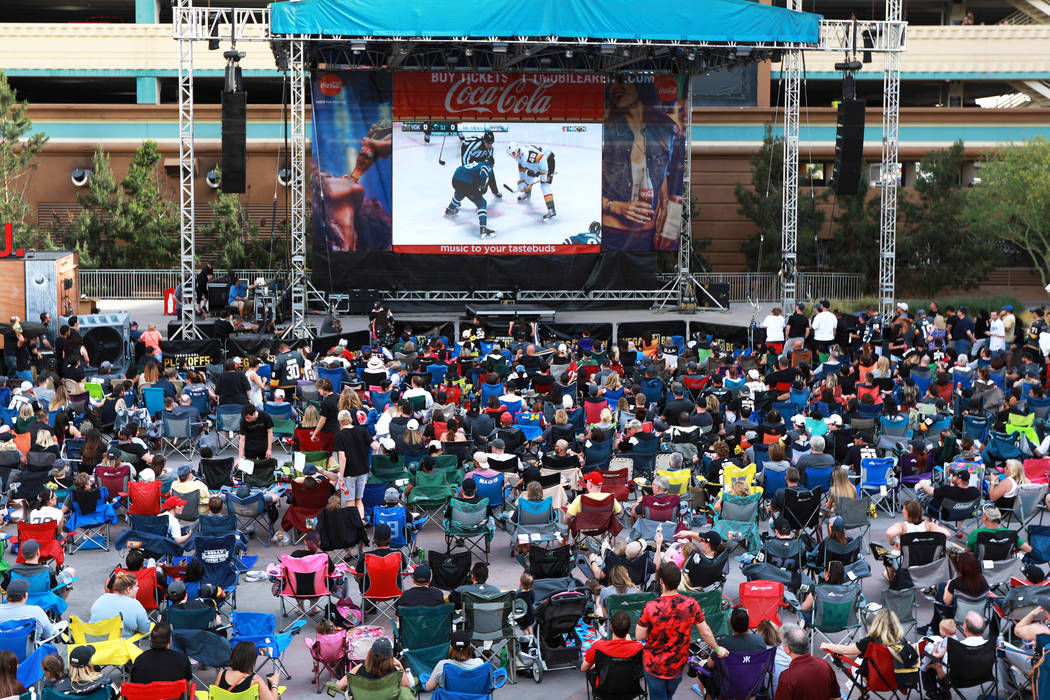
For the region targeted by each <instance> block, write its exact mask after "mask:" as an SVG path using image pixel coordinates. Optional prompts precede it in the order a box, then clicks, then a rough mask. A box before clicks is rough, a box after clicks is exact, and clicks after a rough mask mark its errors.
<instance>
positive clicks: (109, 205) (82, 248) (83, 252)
mask: <svg viewBox="0 0 1050 700" xmlns="http://www.w3.org/2000/svg"><path fill="white" fill-rule="evenodd" d="M159 162H160V149H159V148H158V147H157V144H156V142H154V141H143V142H142V145H140V146H139V147H138V149H136V151H135V155H134V156H133V157H132V160H131V165H130V166H129V167H128V173H127V175H126V176H125V177H124V179H123V180H121V181H120V185H119V186H118V185H117V182H116V177H115V176H114V174H113V169H112V167H110V164H109V157H108V156H107V155H106V154H105V152H104V151H103V150H102V146H101V145H100V146H99V147H98V148H97V149H96V150H95V155H94V158H93V161H92V173H91V179H90V180H89V181H88V185H87V187H86V188H84V189H83V190H82V191H81V192H80V193H78V194H77V203H78V204H80V213H79V214H78V215H77V217H76V219H75V220H74V221H73V223H72V225H71V226H70V227H69V230H68V231H67V232H66V239H67V241H68V242H69V243H70V244H71V245H72V246H73V247H74V248H75V249H76V250H77V251H78V252H79V253H80V256H81V259H80V261H81V264H82V265H83V266H84V267H102V268H142V269H147V270H150V269H164V268H168V267H171V266H172V265H173V264H174V263H175V261H176V251H177V250H178V247H179V216H178V211H177V209H176V207H175V204H174V203H173V202H172V201H171V200H170V199H168V198H167V196H166V195H165V193H164V192H163V191H162V190H161V186H160V177H159V175H158V171H157V164H158V163H159Z"/></svg>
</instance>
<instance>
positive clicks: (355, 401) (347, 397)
mask: <svg viewBox="0 0 1050 700" xmlns="http://www.w3.org/2000/svg"><path fill="white" fill-rule="evenodd" d="M362 405H363V404H362V403H361V397H360V396H359V395H358V393H357V392H356V391H354V390H353V389H351V388H350V387H348V386H345V387H343V390H342V391H341V392H340V393H339V410H340V411H358V410H360V409H361V406H362Z"/></svg>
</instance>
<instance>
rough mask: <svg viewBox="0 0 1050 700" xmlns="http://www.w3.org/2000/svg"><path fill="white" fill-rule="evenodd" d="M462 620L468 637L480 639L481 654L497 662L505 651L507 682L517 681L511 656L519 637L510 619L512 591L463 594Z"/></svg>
mask: <svg viewBox="0 0 1050 700" xmlns="http://www.w3.org/2000/svg"><path fill="white" fill-rule="evenodd" d="M462 601H463V624H464V628H465V629H466V632H467V634H468V635H469V636H470V639H471V641H473V642H475V643H477V642H481V646H482V647H483V649H484V651H482V657H483V658H487V659H488V660H490V661H492V662H493V663H499V659H500V652H502V651H506V654H507V664H506V665H507V670H508V675H509V677H510V682H511V683H515V682H517V673H516V671H515V662H514V659H516V658H517V652H518V637H517V635H516V634H515V631H514V624H513V622H512V618H513V615H512V614H513V613H514V610H515V592H514V591H501V592H500V593H497V594H494V595H487V596H486V595H478V594H476V593H468V592H465V593H463V594H462Z"/></svg>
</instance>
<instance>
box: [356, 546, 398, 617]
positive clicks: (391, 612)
mask: <svg viewBox="0 0 1050 700" xmlns="http://www.w3.org/2000/svg"><path fill="white" fill-rule="evenodd" d="M402 575H403V572H402V571H401V552H391V553H390V554H387V555H386V556H382V557H380V556H377V555H375V554H366V555H365V573H364V577H365V584H364V586H363V587H362V588H363V590H362V593H361V601H362V606H361V607H362V609H363V610H362V614H365V613H367V612H368V605H373V606H375V609H376V614H377V615H382V616H383V617H385V618H387V619H388V620H390V624H394V616H395V615H396V614H397V599H398V598H400V597H401V593H402V590H401V576H402Z"/></svg>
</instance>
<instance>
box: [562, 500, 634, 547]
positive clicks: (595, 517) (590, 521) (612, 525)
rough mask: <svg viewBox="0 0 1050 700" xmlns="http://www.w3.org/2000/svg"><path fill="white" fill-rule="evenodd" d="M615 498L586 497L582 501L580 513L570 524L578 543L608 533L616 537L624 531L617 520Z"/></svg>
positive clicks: (570, 529)
mask: <svg viewBox="0 0 1050 700" xmlns="http://www.w3.org/2000/svg"><path fill="white" fill-rule="evenodd" d="M614 503H615V500H614V499H613V498H611V497H610V498H595V497H593V496H588V495H586V494H585V495H584V496H582V497H581V500H580V513H579V515H577V516H576V517H575V518H573V519H572V521H571V522H570V523H569V531H570V532H571V533H572V536H573V538H574V539H575V540H576V541H577V542H582V541H583V540H584V539H586V538H588V537H600V536H602V535H604V534H606V533H608V534H610V535H612V536H616V535H618V534H619V533H620V530H622V529H623V526H622V525H621V524H620V521H619V520H617V518H616V513H615V505H614Z"/></svg>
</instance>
